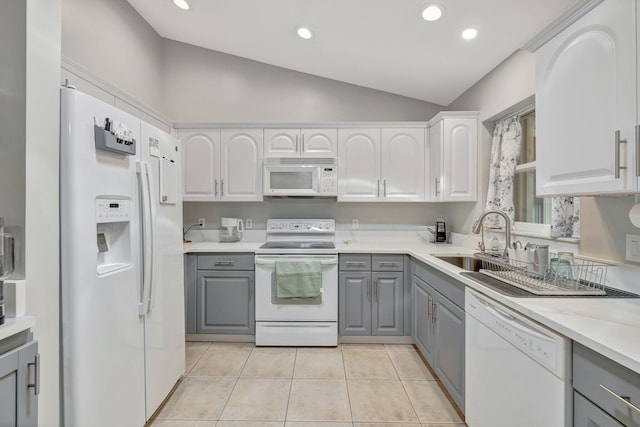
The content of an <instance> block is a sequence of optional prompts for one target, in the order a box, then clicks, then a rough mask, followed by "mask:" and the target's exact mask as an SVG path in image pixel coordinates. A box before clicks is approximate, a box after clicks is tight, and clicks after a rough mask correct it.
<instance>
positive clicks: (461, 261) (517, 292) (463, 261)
mask: <svg viewBox="0 0 640 427" xmlns="http://www.w3.org/2000/svg"><path fill="white" fill-rule="evenodd" d="M432 256H434V257H436V258H438V259H440V260H442V261H445V262H448V263H449V264H451V265H455V266H456V267H458V268H461V269H463V270H466V271H465V272H462V273H461V275H463V276H465V277H468V278H470V279H472V280H473V281H475V282H478V283H480V284H482V285H484V286H486V287H488V288H491V289H493V290H494V291H496V292H499V293H501V294H503V295H507V296H512V297H537V298H540V297H567V298H568V297H576V298H584V297H587V298H598V297H613V298H640V295H637V294H634V293H631V292H627V291H623V290H620V289H614V288H610V287H608V286H605V287H604V289H605V292H606V293H605V294H603V295H537V294H535V293H532V292H529V291H527V290H525V289H522V288H520V287H516V286H513V285H511V284H509V283H506V282H503V281H502V280H498V279H496V278H494V277H490V276H487V275H486V274H484V273H480V272H479V271H480V269H481V268H482V260H481V259H480V258H476V257H474V256H472V255H439V254H432Z"/></svg>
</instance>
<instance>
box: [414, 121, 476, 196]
mask: <svg viewBox="0 0 640 427" xmlns="http://www.w3.org/2000/svg"><path fill="white" fill-rule="evenodd" d="M477 116H478V113H477V112H465V111H462V112H460V111H451V112H443V113H440V114H438V115H437V116H436V117H434V118H433V119H432V120H431V121H430V122H429V153H428V156H427V157H428V162H429V168H428V170H429V174H428V179H427V183H426V187H427V192H428V194H427V200H429V201H432V202H473V201H476V199H477V196H478V176H477V175H478V119H477Z"/></svg>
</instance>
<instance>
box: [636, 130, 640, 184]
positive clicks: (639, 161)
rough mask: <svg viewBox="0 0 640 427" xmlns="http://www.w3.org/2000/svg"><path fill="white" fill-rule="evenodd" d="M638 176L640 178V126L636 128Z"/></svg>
mask: <svg viewBox="0 0 640 427" xmlns="http://www.w3.org/2000/svg"><path fill="white" fill-rule="evenodd" d="M636 176H638V177H640V125H637V126H636Z"/></svg>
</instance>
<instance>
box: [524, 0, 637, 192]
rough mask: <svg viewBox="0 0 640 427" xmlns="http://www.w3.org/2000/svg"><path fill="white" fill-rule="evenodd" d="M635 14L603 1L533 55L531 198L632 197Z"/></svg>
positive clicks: (628, 5)
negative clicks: (533, 168)
mask: <svg viewBox="0 0 640 427" xmlns="http://www.w3.org/2000/svg"><path fill="white" fill-rule="evenodd" d="M636 7H637V6H636V2H635V1H633V0H618V1H605V2H603V3H601V4H600V5H598V6H596V7H595V8H594V9H593V10H591V11H590V12H588V13H587V14H586V15H585V16H583V17H582V18H580V19H579V20H578V21H576V22H575V23H573V24H572V25H571V26H569V27H568V28H567V29H566V30H564V31H563V32H562V33H560V34H559V35H558V36H556V37H555V38H553V39H552V40H551V41H549V42H548V43H546V44H545V45H544V46H542V47H541V48H540V49H539V50H538V51H537V52H536V80H537V81H536V161H537V165H536V176H537V178H536V190H537V191H536V193H537V195H538V197H540V196H555V195H571V196H573V195H582V194H584V195H586V194H606V193H627V192H633V191H634V190H635V189H636V186H637V178H636V176H635V172H636V170H635V150H636V144H635V134H634V126H635V125H636V124H637V123H638V122H637V101H636V95H637V87H636V78H637V66H636V58H637V52H636V23H635V20H636ZM616 135H618V139H621V140H626V141H627V143H619V142H617V141H616ZM621 167H622V168H621ZM625 167H626V169H625Z"/></svg>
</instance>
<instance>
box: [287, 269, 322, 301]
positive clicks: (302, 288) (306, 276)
mask: <svg viewBox="0 0 640 427" xmlns="http://www.w3.org/2000/svg"><path fill="white" fill-rule="evenodd" d="M321 287H322V271H321V269H320V261H276V295H277V297H278V298H316V297H318V296H320V288H321Z"/></svg>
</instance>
